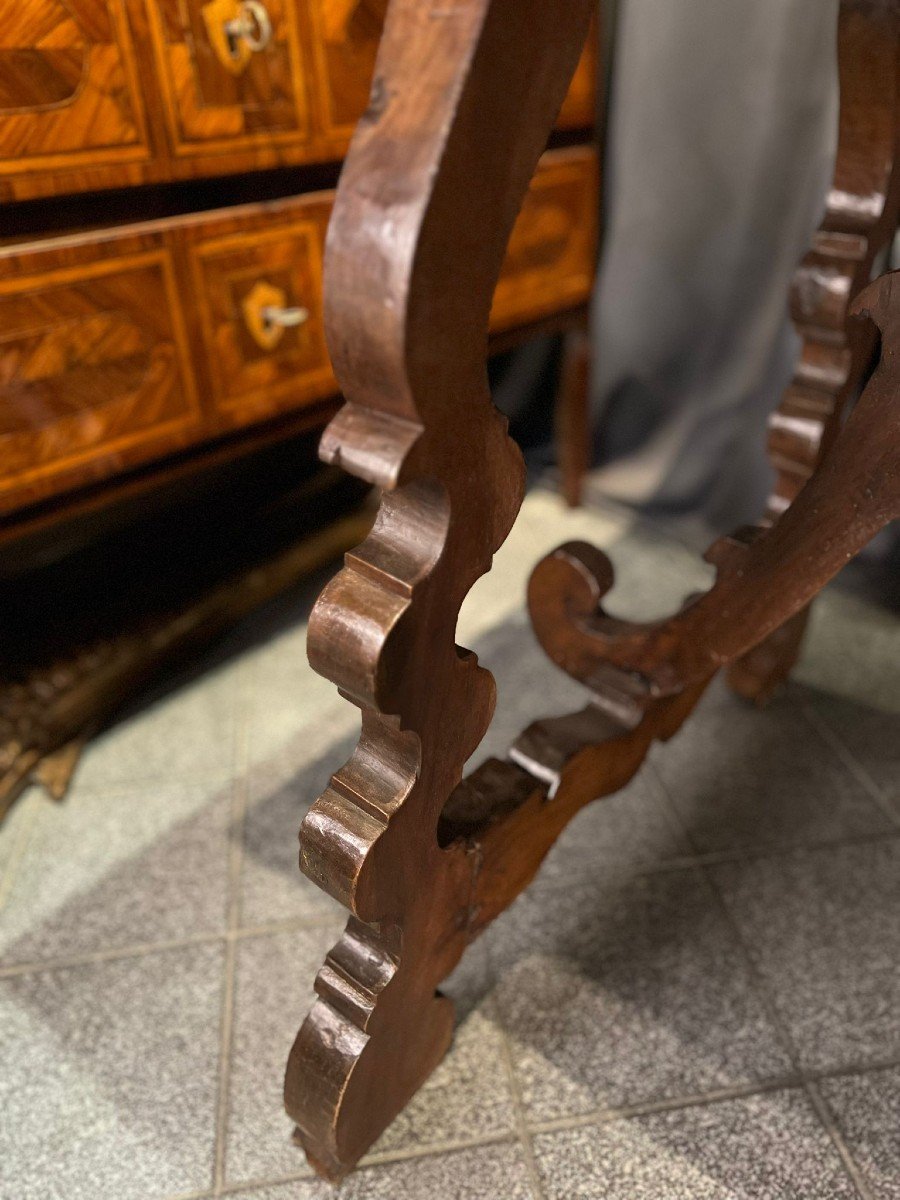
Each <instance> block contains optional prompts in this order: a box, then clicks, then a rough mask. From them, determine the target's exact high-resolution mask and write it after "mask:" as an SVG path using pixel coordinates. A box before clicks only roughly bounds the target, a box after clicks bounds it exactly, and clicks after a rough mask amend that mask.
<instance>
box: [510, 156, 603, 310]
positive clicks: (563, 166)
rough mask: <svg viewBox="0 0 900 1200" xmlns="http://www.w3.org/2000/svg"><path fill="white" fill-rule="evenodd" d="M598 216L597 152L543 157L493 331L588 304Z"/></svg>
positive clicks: (524, 208)
mask: <svg viewBox="0 0 900 1200" xmlns="http://www.w3.org/2000/svg"><path fill="white" fill-rule="evenodd" d="M599 216H600V213H599V185H598V179H597V158H596V155H595V154H594V153H593V151H591V150H587V149H584V148H578V149H573V150H557V151H553V152H551V153H549V154H545V155H544V158H543V160H542V164H541V167H540V169H539V170H538V173H537V174H536V175H535V178H534V180H533V182H532V185H531V189H530V191H529V193H528V195H527V197H526V199H525V203H524V205H523V206H522V211H521V213H520V214H519V219H518V221H517V222H516V226H515V229H514V230H513V235H512V238H511V239H510V244H509V250H508V252H507V255H506V261H505V262H504V265H503V273H502V275H501V277H500V282H499V283H498V285H497V290H496V292H495V293H494V304H493V309H492V311H491V327H492V329H494V330H495V331H500V330H503V329H508V328H510V327H511V326H515V325H521V324H526V323H528V322H531V321H537V320H540V319H541V318H542V317H546V316H549V315H551V314H553V313H554V312H558V311H560V310H562V309H566V308H574V307H577V306H579V305H581V304H585V303H587V301H588V300H589V299H590V295H591V288H592V286H593V280H594V270H595V260H596V245H597V227H598V223H599Z"/></svg>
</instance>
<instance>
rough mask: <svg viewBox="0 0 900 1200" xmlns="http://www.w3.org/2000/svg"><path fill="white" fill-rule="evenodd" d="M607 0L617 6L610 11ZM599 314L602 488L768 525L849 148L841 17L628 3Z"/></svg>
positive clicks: (649, 503)
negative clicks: (797, 302) (808, 257)
mask: <svg viewBox="0 0 900 1200" xmlns="http://www.w3.org/2000/svg"><path fill="white" fill-rule="evenodd" d="M608 9H609V0H604V10H605V11H607V12H608ZM617 9H618V11H617V13H616V21H615V37H614V47H613V54H612V62H613V67H612V77H611V87H610V109H609V114H608V131H607V149H606V156H605V174H604V196H605V208H606V211H605V219H606V232H605V238H604V246H603V254H602V258H601V269H600V275H599V279H598V286H597V290H596V296H595V304H594V311H593V343H594V375H593V381H592V403H593V408H594V414H595V417H596V421H597V428H598V442H597V453H598V461H599V462H600V464H601V469H600V471H599V472H598V474H597V476H596V480H597V483H598V485H599V487H600V489H601V490H602V491H603V492H604V493H606V494H608V495H610V496H613V497H615V498H616V499H619V500H623V501H625V502H627V503H631V504H634V505H637V506H640V507H643V508H646V509H650V510H655V511H658V512H668V513H678V514H689V515H692V516H695V517H697V518H700V519H702V520H703V522H704V523H705V524H708V525H709V526H711V527H712V528H713V529H715V530H721V529H727V528H730V527H732V526H734V525H736V524H739V523H741V522H743V521H749V520H752V519H754V518H755V517H757V516H758V515H759V513H760V512H761V511H762V509H763V506H764V502H765V496H766V493H767V490H768V487H769V482H770V474H769V469H768V466H767V463H766V459H765V456H764V453H763V445H764V439H765V422H766V416H767V414H768V413H769V412H770V411H771V409H772V408H773V407H774V406H775V405H776V404H777V402H778V399H779V396H780V394H781V391H782V390H783V388H784V387H785V385H786V384H787V382H788V380H789V378H790V375H791V370H792V366H793V362H794V359H795V355H796V349H797V344H796V337H795V335H794V333H793V331H792V329H791V327H790V324H789V321H788V317H787V307H786V301H787V292H788V287H789V283H790V277H791V273H792V272H793V270H794V267H795V266H796V264H797V261H798V259H799V258H800V256H801V255H802V254H803V252H804V251H805V249H806V247H807V245H808V243H809V239H810V235H811V234H812V232H813V230H814V229H815V227H816V225H817V223H818V221H819V219H820V215H821V212H822V207H823V203H824V197H825V193H826V190H827V187H828V183H829V181H830V177H831V173H832V167H833V158H834V144H835V136H836V129H837V102H838V96H837V69H836V37H835V34H836V27H837V0H619V3H618V6H617Z"/></svg>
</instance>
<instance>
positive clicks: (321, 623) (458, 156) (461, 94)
mask: <svg viewBox="0 0 900 1200" xmlns="http://www.w3.org/2000/svg"><path fill="white" fill-rule="evenodd" d="M592 9H593V3H592V0H565V3H550V2H548V0H454V2H453V3H447V2H446V0H394V2H393V3H392V4H391V5H390V7H389V10H388V15H387V20H386V25H385V31H384V35H383V39H382V43H381V48H380V52H379V57H378V63H377V66H376V72H375V81H374V84H373V90H372V97H371V102H370V105H369V109H368V111H367V112H366V114H365V116H364V117H363V119H362V121H361V123H360V125H359V128H358V130H357V133H356V136H355V138H354V142H353V146H352V148H351V152H350V155H349V157H348V159H347V163H346V166H345V168H344V172H343V175H342V178H341V185H340V189H339V192H338V197H337V202H336V205H335V209H334V214H333V217H332V222H331V226H330V231H329V237H328V246H327V251H326V260H327V261H326V301H325V303H326V321H327V326H328V337H329V348H330V350H331V356H332V361H333V363H334V367H335V372H336V374H337V377H338V380H339V382H340V384H341V387H342V390H343V392H344V395H345V396H346V398H347V404H346V406H345V407H344V409H343V410H342V412H341V413H340V414H339V416H338V417H337V418H335V420H334V421H333V422H332V424H331V426H330V427H329V429H328V430H327V432H326V434H325V436H324V438H323V444H322V453H323V455H324V457H325V458H326V459H328V460H330V461H333V462H336V463H340V464H341V465H342V466H344V467H345V468H346V469H348V470H350V471H351V472H353V473H354V474H356V475H359V476H361V477H362V478H364V479H367V480H370V481H371V482H373V483H377V484H380V485H381V486H382V487H384V488H385V489H387V490H386V492H385V497H384V500H383V503H382V507H381V511H380V515H379V517H378V519H377V521H376V524H375V527H374V529H373V532H372V534H371V536H370V537H369V538H368V539H367V540H366V541H365V542H364V543H363V545H362V546H360V547H359V549H358V550H356V551H355V552H354V553H353V554H350V555H348V556H347V561H346V567H345V569H344V570H343V571H342V572H341V574H340V575H338V577H337V578H336V579H335V580H334V581H333V582H332V583H331V584H330V585H329V586H328V587H327V588H326V589H325V591H324V593H323V594H322V596H321V598H320V600H319V602H318V604H317V606H316V609H315V612H314V614H313V617H312V620H311V622H310V634H309V655H310V661H311V663H312V665H313V666H314V667H315V669H316V670H318V671H319V672H321V673H322V674H324V675H325V676H327V677H328V678H329V679H332V680H333V681H334V682H335V683H337V684H338V686H339V687H340V688H341V689H342V691H343V692H344V693H345V694H346V695H347V696H348V697H349V698H350V699H352V700H353V702H354V703H356V704H358V705H359V707H360V708H361V709H362V712H363V719H362V737H361V739H360V743H359V746H358V748H357V750H356V752H355V753H354V755H353V757H352V758H351V760H350V762H349V763H348V764H347V765H346V766H345V767H344V768H342V770H340V771H339V772H338V773H337V774H336V775H335V776H334V779H333V780H332V783H331V786H330V787H329V788H328V790H327V791H326V792H325V794H324V795H323V796H322V797H321V798H320V799H319V800H318V802H317V803H316V804H315V806H314V807H313V809H312V811H311V812H310V814H309V816H308V817H307V819H306V821H305V822H304V826H303V831H302V851H301V861H302V867H303V869H304V871H306V872H307V874H309V875H310V876H311V877H312V878H313V879H315V880H316V881H317V882H319V883H321V885H322V886H323V887H325V888H326V889H327V890H328V891H330V892H331V893H332V894H333V895H335V896H337V897H338V898H339V899H340V900H342V901H343V902H344V903H345V904H347V906H348V907H349V908H350V909H351V910H352V911H353V913H354V914H355V918H354V919H353V920H351V922H350V924H349V925H348V926H347V931H346V933H345V934H344V937H343V938H342V939H341V941H340V942H339V943H338V945H337V946H336V947H335V948H334V950H332V952H331V954H330V955H329V957H328V960H327V962H326V964H325V966H324V967H323V969H322V971H321V972H320V973H319V976H318V979H317V982H316V989H317V991H318V994H319V997H320V998H319V1000H318V1001H317V1003H316V1005H315V1007H314V1008H313V1010H312V1012H311V1013H310V1015H309V1017H308V1018H307V1020H306V1022H305V1023H304V1025H303V1028H302V1029H301V1031H300V1033H299V1035H298V1038H297V1041H296V1043H295V1045H294V1048H293V1051H292V1054H291V1059H290V1064H289V1067H288V1073H287V1080H286V1091H285V1095H286V1103H287V1107H288V1111H289V1112H290V1113H291V1115H292V1116H293V1117H294V1118H295V1120H296V1121H297V1125H298V1127H299V1130H300V1134H301V1137H302V1140H303V1144H304V1146H305V1147H306V1149H307V1152H308V1154H309V1156H310V1159H311V1161H313V1162H314V1163H315V1164H316V1166H317V1167H318V1168H319V1169H320V1170H321V1171H322V1172H323V1173H325V1174H328V1175H331V1176H339V1175H340V1174H341V1173H342V1172H343V1171H345V1170H347V1169H348V1168H349V1167H350V1166H352V1165H353V1163H354V1162H355V1161H356V1160H357V1159H358V1158H359V1156H360V1155H361V1154H362V1153H363V1151H364V1150H365V1149H366V1148H367V1147H368V1146H369V1145H370V1144H371V1142H372V1141H373V1140H374V1139H375V1138H376V1137H377V1136H378V1134H379V1133H380V1132H381V1131H382V1129H384V1127H385V1126H386V1125H387V1124H388V1123H389V1121H390V1120H391V1119H392V1118H393V1116H394V1115H395V1114H396V1113H397V1112H398V1111H399V1110H400V1109H401V1108H402V1107H403V1105H404V1104H405V1103H406V1102H407V1100H408V1099H409V1097H410V1096H411V1095H412V1094H413V1092H414V1091H415V1090H416V1088H418V1086H419V1085H420V1084H421V1083H422V1081H423V1080H424V1079H425V1078H426V1077H427V1075H428V1074H429V1072H430V1071H431V1070H432V1069H433V1067H434V1066H435V1064H436V1063H437V1062H438V1061H439V1059H440V1058H441V1056H442V1055H443V1054H444V1052H445V1050H446V1048H447V1045H448V1043H449V1041H450V1037H451V1032H452V1028H453V1013H452V1008H451V1005H450V1004H449V1002H447V1001H445V1000H441V999H436V998H435V987H436V985H437V984H438V983H439V981H440V980H441V979H442V978H443V977H444V976H445V975H446V974H447V973H448V971H449V970H450V969H451V968H452V967H453V965H454V964H455V962H456V961H457V960H458V958H459V956H460V955H461V954H462V951H463V949H464V947H465V945H466V943H467V941H468V940H469V937H470V925H471V905H472V888H473V878H474V874H475V865H476V858H475V855H474V854H473V852H472V851H471V849H470V848H469V847H468V846H467V845H466V844H465V843H461V842H460V843H457V844H455V845H454V846H453V847H451V848H449V849H447V850H444V849H442V848H441V847H440V846H439V844H438V840H437V826H438V818H439V816H440V813H441V810H442V808H443V807H444V805H445V803H446V801H447V798H448V797H449V796H450V794H451V793H452V792H453V790H454V788H455V787H456V785H457V784H458V783H459V780H460V776H461V774H462V768H463V765H464V763H465V761H466V759H467V758H468V756H469V755H470V754H471V753H472V751H473V750H474V749H475V748H476V747H477V745H478V743H479V742H480V741H481V739H482V737H483V736H484V733H485V731H486V729H487V726H488V724H489V722H490V719H491V715H492V712H493V708H494V682H493V679H492V677H491V675H490V674H489V673H488V672H487V671H484V670H483V669H481V668H480V667H479V666H478V664H477V661H476V660H475V658H474V656H473V655H471V654H468V653H467V652H465V651H462V650H460V649H459V648H458V647H457V646H456V645H455V644H454V631H455V627H456V620H457V615H458V612H459V608H460V606H461V604H462V601H463V599H464V598H465V596H466V593H467V592H468V591H469V589H470V588H471V586H472V584H473V583H474V582H475V580H476V579H477V578H478V577H479V576H480V575H482V574H483V573H484V572H485V571H487V570H488V569H489V568H490V565H491V558H492V555H493V553H494V552H495V550H497V548H498V547H499V546H500V545H501V543H502V542H503V540H504V538H505V537H506V535H507V534H508V532H509V530H510V528H511V526H512V524H513V521H514V520H515V516H516V513H517V512H518V509H519V506H520V504H521V500H522V494H523V488H524V467H523V463H522V460H521V455H520V454H519V451H518V449H517V447H516V446H515V445H514V444H513V442H512V441H511V440H510V439H509V437H508V435H507V426H506V421H505V420H504V419H503V418H502V417H501V416H500V414H499V413H498V412H497V411H496V410H495V409H494V408H493V407H492V405H491V402H490V395H489V391H488V385H487V370H486V338H487V327H488V314H489V311H490V304H491V299H492V295H493V291H494V287H495V284H496V281H497V278H498V276H499V273H500V267H501V263H502V259H503V254H504V251H505V249H506V244H507V242H508V240H509V235H510V232H511V230H512V225H513V222H514V220H515V217H516V214H517V212H518V209H519V207H520V205H521V202H522V199H523V197H524V195H525V191H526V189H527V186H528V183H529V180H530V178H531V175H532V174H533V172H534V169H535V166H536V165H537V161H538V157H539V155H540V153H541V151H542V150H543V148H544V146H545V144H546V140H547V137H548V135H549V133H550V129H551V126H552V124H553V121H554V119H555V117H556V113H557V111H558V109H559V106H560V104H561V103H562V99H563V96H564V94H565V90H566V87H567V85H568V82H569V79H570V78H571V76H572V74H573V73H574V69H575V66H576V63H577V61H578V58H579V54H580V51H581V47H582V46H583V44H584V41H585V38H586V35H587V29H588V21H589V17H590V15H591V12H592Z"/></svg>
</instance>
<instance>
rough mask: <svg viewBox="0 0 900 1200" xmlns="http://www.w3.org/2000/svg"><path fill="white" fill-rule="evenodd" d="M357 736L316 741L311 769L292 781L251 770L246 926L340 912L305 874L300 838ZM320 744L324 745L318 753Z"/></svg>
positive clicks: (244, 873) (244, 868) (244, 874)
mask: <svg viewBox="0 0 900 1200" xmlns="http://www.w3.org/2000/svg"><path fill="white" fill-rule="evenodd" d="M357 738H358V730H354V731H353V732H352V733H351V734H350V735H349V736H346V735H345V736H344V737H340V738H337V740H329V739H328V738H324V737H320V738H318V739H317V738H313V737H310V738H309V739H308V740H307V747H306V753H307V756H308V757H307V759H306V763H305V765H304V766H303V767H302V768H300V769H298V770H296V772H294V773H293V774H291V775H290V776H288V777H287V778H285V777H284V773H283V772H282V771H281V770H280V769H275V770H273V771H272V772H271V773H269V774H266V773H265V770H264V767H263V766H260V765H257V766H256V767H255V768H251V770H253V771H255V779H256V791H257V793H258V794H256V795H253V796H251V797H250V798H249V800H248V807H247V813H246V817H245V821H244V854H243V862H242V864H241V889H242V901H241V923H242V924H243V925H244V926H250V927H252V926H255V925H260V924H264V923H266V922H269V921H283V920H303V919H305V918H318V917H321V916H322V915H324V914H327V913H329V912H336V911H337V910H338V905H337V903H336V902H335V901H333V900H332V899H331V897H329V896H328V895H326V893H325V892H323V891H322V890H321V888H319V887H317V886H316V885H315V884H314V883H312V882H311V881H310V880H309V879H307V878H306V876H305V875H303V874H302V873H301V871H300V867H299V865H298V856H299V843H298V840H297V836H298V833H299V830H300V824H301V822H302V821H303V818H304V816H305V815H306V812H307V810H308V808H309V807H310V805H311V804H312V803H313V801H314V800H315V799H316V798H317V797H318V796H319V795H321V793H322V792H323V791H324V789H325V788H326V787H327V785H328V780H329V779H330V777H331V775H332V774H333V773H334V772H335V771H336V770H337V769H338V767H340V766H342V765H343V764H344V763H345V762H346V761H347V759H348V758H349V757H350V755H351V753H352V752H353V748H354V746H355V745H356V742H357ZM318 742H321V743H323V745H322V749H321V751H320V752H319V753H316V749H317V748H318ZM282 765H283V764H282ZM264 780H268V783H265V782H264Z"/></svg>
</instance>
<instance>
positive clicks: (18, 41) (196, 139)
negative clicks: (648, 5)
mask: <svg viewBox="0 0 900 1200" xmlns="http://www.w3.org/2000/svg"><path fill="white" fill-rule="evenodd" d="M386 8H387V0H128V3H127V4H126V3H125V0H66V2H65V4H64V3H63V2H62V0H0V20H2V21H3V28H4V35H3V46H4V48H0V65H2V69H0V200H18V199H31V198H36V197H40V196H48V195H61V194H64V193H69V192H71V193H77V192H85V191H92V190H98V189H104V188H110V187H121V186H127V185H135V184H142V183H157V182H166V181H172V180H179V179H191V178H197V177H201V176H215V175H225V174H237V173H241V172H247V171H254V170H258V169H264V168H270V167H277V166H284V165H297V164H311V163H322V162H329V161H335V160H338V159H340V158H342V157H343V156H344V154H345V152H346V150H347V146H348V143H349V140H350V136H351V134H352V131H353V127H354V125H355V123H356V121H357V120H358V118H359V116H360V115H361V113H362V112H363V110H364V109H365V106H366V103H367V101H368V92H369V85H370V82H371V78H372V74H373V71H374V67H375V58H376V53H377V49H378V42H379V37H380V33H381V29H382V25H383V22H384V16H385V12H386ZM595 46H596V38H595V37H592V38H591V39H590V41H589V42H588V45H587V47H586V50H585V54H584V57H583V59H582V62H581V65H580V67H579V70H578V72H577V74H576V76H575V79H574V80H573V83H572V88H571V90H570V92H569V95H568V98H567V100H566V102H565V104H564V105H563V109H562V112H561V114H560V124H561V125H563V126H565V127H569V128H573V127H587V126H589V125H590V124H592V122H593V116H594V91H595V80H596V50H595Z"/></svg>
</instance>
